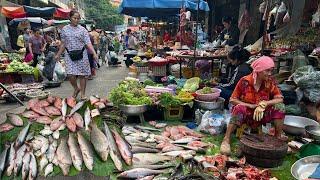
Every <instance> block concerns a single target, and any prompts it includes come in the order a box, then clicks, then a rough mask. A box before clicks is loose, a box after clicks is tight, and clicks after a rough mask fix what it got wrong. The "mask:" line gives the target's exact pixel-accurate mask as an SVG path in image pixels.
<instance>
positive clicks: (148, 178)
mask: <svg viewBox="0 0 320 180" xmlns="http://www.w3.org/2000/svg"><path fill="white" fill-rule="evenodd" d="M153 178H154V175H151V176H145V177H143V178H139V179H137V180H152V179H153Z"/></svg>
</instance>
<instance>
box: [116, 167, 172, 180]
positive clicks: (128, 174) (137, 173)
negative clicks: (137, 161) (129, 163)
mask: <svg viewBox="0 0 320 180" xmlns="http://www.w3.org/2000/svg"><path fill="white" fill-rule="evenodd" d="M165 172H166V171H165V170H152V169H147V168H135V169H130V170H128V171H124V172H122V173H121V174H119V175H118V176H117V177H119V178H131V179H133V178H143V177H146V176H150V175H154V174H162V173H165Z"/></svg>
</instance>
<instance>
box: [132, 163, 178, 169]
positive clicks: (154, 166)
mask: <svg viewBox="0 0 320 180" xmlns="http://www.w3.org/2000/svg"><path fill="white" fill-rule="evenodd" d="M174 166H176V165H175V164H174V163H165V164H148V165H133V166H132V168H148V169H166V168H170V167H174Z"/></svg>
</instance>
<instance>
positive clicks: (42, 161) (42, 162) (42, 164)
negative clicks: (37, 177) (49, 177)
mask: <svg viewBox="0 0 320 180" xmlns="http://www.w3.org/2000/svg"><path fill="white" fill-rule="evenodd" d="M48 164H49V161H48V158H47V156H46V155H42V156H41V157H40V160H39V171H40V172H43V169H44V168H45V167H46V166H47V165H48Z"/></svg>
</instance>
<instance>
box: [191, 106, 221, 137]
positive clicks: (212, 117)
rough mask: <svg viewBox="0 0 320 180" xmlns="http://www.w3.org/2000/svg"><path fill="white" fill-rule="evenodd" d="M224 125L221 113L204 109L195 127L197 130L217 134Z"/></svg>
mask: <svg viewBox="0 0 320 180" xmlns="http://www.w3.org/2000/svg"><path fill="white" fill-rule="evenodd" d="M225 126H226V122H225V121H224V116H223V115H221V114H214V113H212V112H211V111H206V112H205V113H204V114H203V116H202V119H201V123H200V125H199V126H198V127H197V130H198V131H202V132H205V133H210V134H211V135H217V134H221V133H222V132H223V131H224V129H225Z"/></svg>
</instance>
